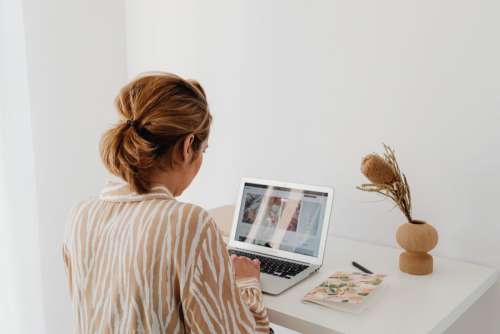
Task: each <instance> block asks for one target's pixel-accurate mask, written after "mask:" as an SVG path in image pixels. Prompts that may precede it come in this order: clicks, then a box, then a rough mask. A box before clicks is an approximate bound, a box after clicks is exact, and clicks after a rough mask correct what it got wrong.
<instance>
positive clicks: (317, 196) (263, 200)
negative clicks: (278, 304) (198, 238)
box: [228, 178, 333, 295]
mask: <svg viewBox="0 0 500 334" xmlns="http://www.w3.org/2000/svg"><path fill="white" fill-rule="evenodd" d="M332 202H333V189H332V188H328V187H319V186H310V185H303V184H295V183H289V182H279V181H270V180H260V179H253V178H244V179H243V180H242V183H241V187H240V193H239V197H238V202H237V205H236V210H235V213H234V220H233V226H232V229H231V234H230V235H229V240H228V248H229V252H230V253H232V254H236V255H241V256H247V257H250V258H258V259H259V260H260V262H261V286H262V291H263V292H265V293H268V294H271V295H277V294H280V293H281V292H283V291H285V290H286V289H288V288H290V287H292V286H293V285H295V284H297V283H299V282H300V281H302V280H304V279H305V278H306V277H308V276H309V275H311V274H312V273H314V272H315V271H317V270H318V269H319V268H320V267H321V265H322V264H323V257H324V252H325V244H326V239H327V235H328V227H329V223H330V214H331V211H332Z"/></svg>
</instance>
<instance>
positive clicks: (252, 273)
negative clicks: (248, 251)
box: [231, 254, 260, 280]
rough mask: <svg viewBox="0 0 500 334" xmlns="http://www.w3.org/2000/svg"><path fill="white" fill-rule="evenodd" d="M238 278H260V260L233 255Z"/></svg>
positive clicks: (235, 273) (232, 258)
mask: <svg viewBox="0 0 500 334" xmlns="http://www.w3.org/2000/svg"><path fill="white" fill-rule="evenodd" d="M231 261H232V262H233V268H234V275H235V277H236V279H237V280H238V279H246V278H256V279H258V280H260V261H259V260H257V259H253V260H250V259H249V258H248V257H244V256H236V255H234V254H233V255H231Z"/></svg>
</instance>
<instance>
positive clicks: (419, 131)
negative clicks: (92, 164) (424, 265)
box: [126, 0, 500, 333]
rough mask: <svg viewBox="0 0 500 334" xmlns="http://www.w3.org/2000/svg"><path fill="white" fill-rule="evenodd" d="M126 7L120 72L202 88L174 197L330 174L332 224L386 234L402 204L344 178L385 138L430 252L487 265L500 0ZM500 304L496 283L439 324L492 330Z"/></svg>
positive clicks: (208, 195) (153, 2)
mask: <svg viewBox="0 0 500 334" xmlns="http://www.w3.org/2000/svg"><path fill="white" fill-rule="evenodd" d="M126 4H127V7H126V18H127V20H126V22H127V25H126V28H127V61H128V75H129V77H133V76H134V75H135V74H137V73H139V72H141V71H145V70H159V69H161V70H168V71H173V72H177V73H180V74H182V75H185V76H189V77H194V78H197V79H199V80H200V81H201V82H202V84H203V85H204V86H205V87H206V90H207V92H208V96H209V101H210V104H211V109H212V112H213V114H214V116H215V123H214V128H213V135H212V138H211V143H210V148H209V150H208V153H207V155H206V160H205V166H204V169H203V171H202V172H201V175H200V176H199V178H198V180H197V181H196V182H195V183H194V184H193V187H192V189H191V190H190V191H189V192H188V193H186V195H185V196H184V198H185V199H187V200H191V201H194V202H198V203H200V204H202V205H205V206H207V207H212V206H217V205H222V204H226V203H229V202H232V201H233V200H234V199H235V195H236V190H237V184H238V182H239V179H240V177H241V176H244V175H247V176H257V177H265V178H275V179H280V180H290V181H297V182H304V183H313V184H314V183H316V184H328V185H333V186H334V187H335V188H336V201H335V205H334V207H335V208H334V210H335V213H334V225H333V229H332V232H333V233H335V234H337V235H342V236H347V237H352V238H356V239H361V240H369V241H372V242H375V243H380V244H388V245H395V240H394V235H395V231H396V228H397V226H398V225H399V224H401V223H403V222H404V218H403V216H402V215H401V214H400V213H399V212H398V211H397V210H393V211H391V207H392V206H391V203H389V202H380V201H378V198H377V197H374V195H372V194H367V193H361V192H360V191H357V190H356V189H355V186H356V185H358V184H359V183H361V182H364V181H365V180H363V178H362V177H361V175H360V172H359V164H360V160H361V157H362V156H363V155H364V154H366V153H370V152H372V151H380V150H381V143H382V142H385V143H388V144H391V145H393V146H394V147H395V148H396V151H397V154H398V158H399V161H400V164H401V166H402V168H403V170H404V171H405V172H406V174H407V176H408V179H409V181H410V185H411V186H412V190H413V197H414V207H415V210H414V216H415V217H416V218H420V219H424V220H427V221H428V222H430V223H432V224H433V225H434V226H435V227H436V228H437V229H438V230H439V232H440V243H439V245H438V247H437V248H436V250H435V252H434V253H435V254H439V255H443V256H448V257H453V258H459V259H463V260H466V261H472V262H477V263H483V264H487V265H491V266H495V267H497V268H500V224H499V223H500V222H499V221H498V214H497V210H496V207H497V205H498V204H497V201H498V199H499V197H500V196H499V195H500V193H499V189H500V177H499V176H498V173H497V172H498V170H499V167H500V157H499V156H498V152H499V149H500V131H498V125H499V124H500V112H499V108H500V95H499V94H498V87H499V83H500V65H499V62H498V59H500V44H499V43H497V40H498V31H500V21H499V20H498V13H499V11H500V2H498V1H494V0H491V1H487V0H481V1H465V0H460V1H457V0H445V1H409V0H406V1H396V0H381V1H340V0H337V1H326V0H324V1H319V0H318V1H299V0H293V1H285V0H279V1H278V0H275V1H264V0H259V1H242V0H240V1H234V0H216V1H202V0H198V1H196V0H189V1H182V2H179V1H173V0H161V1H160V0H147V1H139V0H127V2H126ZM395 265H396V264H395ZM499 308H500V285H496V287H495V288H494V289H493V290H491V294H490V295H487V296H485V297H483V298H482V299H481V300H480V301H479V303H478V304H477V305H475V306H474V307H472V308H471V310H470V311H469V312H468V313H467V314H466V315H465V316H464V317H462V318H461V319H460V320H459V321H458V322H457V323H456V324H455V325H454V326H453V327H452V328H451V329H450V330H449V332H450V333H469V332H471V331H472V330H476V331H477V330H478V328H479V329H480V332H481V333H496V332H498V327H499V325H498V320H497V319H495V317H494V316H493V315H494V313H495V312H496V310H498V309H499Z"/></svg>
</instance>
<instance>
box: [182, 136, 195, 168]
mask: <svg viewBox="0 0 500 334" xmlns="http://www.w3.org/2000/svg"><path fill="white" fill-rule="evenodd" d="M193 142H194V135H189V136H186V138H184V142H183V143H182V161H183V162H190V161H191V160H193V155H194V152H193Z"/></svg>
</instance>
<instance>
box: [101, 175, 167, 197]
mask: <svg viewBox="0 0 500 334" xmlns="http://www.w3.org/2000/svg"><path fill="white" fill-rule="evenodd" d="M99 198H100V199H101V200H104V201H108V202H141V201H145V200H148V199H172V198H174V196H173V195H172V193H171V192H170V191H169V190H168V189H167V188H166V187H165V186H155V187H153V188H151V190H150V191H149V192H148V193H145V194H138V193H137V192H135V191H132V190H131V189H130V186H129V185H128V184H127V183H126V182H125V181H123V180H121V179H120V180H110V181H108V182H107V183H106V185H105V187H104V189H103V190H102V191H101V193H100V195H99Z"/></svg>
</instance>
